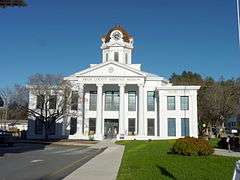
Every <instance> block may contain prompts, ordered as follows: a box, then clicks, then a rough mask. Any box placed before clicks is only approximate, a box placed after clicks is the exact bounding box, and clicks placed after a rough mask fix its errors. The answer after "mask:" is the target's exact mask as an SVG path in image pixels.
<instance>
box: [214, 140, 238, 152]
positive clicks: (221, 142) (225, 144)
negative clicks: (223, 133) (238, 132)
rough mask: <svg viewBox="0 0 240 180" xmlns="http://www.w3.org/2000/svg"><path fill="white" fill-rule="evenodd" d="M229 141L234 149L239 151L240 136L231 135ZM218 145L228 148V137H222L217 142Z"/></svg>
mask: <svg viewBox="0 0 240 180" xmlns="http://www.w3.org/2000/svg"><path fill="white" fill-rule="evenodd" d="M229 143H230V147H231V149H232V150H236V151H237V150H239V149H240V144H239V137H230V141H229ZM217 147H218V148H221V149H228V143H227V138H226V137H222V138H221V139H220V141H219V142H218V143H217Z"/></svg>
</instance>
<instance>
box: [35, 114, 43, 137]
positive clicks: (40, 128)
mask: <svg viewBox="0 0 240 180" xmlns="http://www.w3.org/2000/svg"><path fill="white" fill-rule="evenodd" d="M42 132H43V121H42V120H41V118H40V117H37V118H36V119H35V134H42Z"/></svg>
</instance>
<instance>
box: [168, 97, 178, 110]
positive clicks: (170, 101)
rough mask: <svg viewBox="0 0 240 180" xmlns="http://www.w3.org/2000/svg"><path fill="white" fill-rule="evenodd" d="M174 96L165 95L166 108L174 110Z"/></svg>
mask: <svg viewBox="0 0 240 180" xmlns="http://www.w3.org/2000/svg"><path fill="white" fill-rule="evenodd" d="M175 109H176V108H175V96H168V97H167V110H175Z"/></svg>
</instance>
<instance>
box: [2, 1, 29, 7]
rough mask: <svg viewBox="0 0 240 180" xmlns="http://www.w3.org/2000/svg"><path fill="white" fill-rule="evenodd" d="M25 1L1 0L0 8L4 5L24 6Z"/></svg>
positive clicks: (25, 4)
mask: <svg viewBox="0 0 240 180" xmlns="http://www.w3.org/2000/svg"><path fill="white" fill-rule="evenodd" d="M25 6H27V3H26V2H25V1H24V0H1V1H0V8H6V7H25Z"/></svg>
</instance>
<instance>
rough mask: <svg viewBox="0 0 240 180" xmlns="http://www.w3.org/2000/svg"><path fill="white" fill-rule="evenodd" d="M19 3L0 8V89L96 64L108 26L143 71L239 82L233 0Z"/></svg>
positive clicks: (45, 0) (239, 55)
mask: <svg viewBox="0 0 240 180" xmlns="http://www.w3.org/2000/svg"><path fill="white" fill-rule="evenodd" d="M26 2H27V4H28V6H27V7H25V8H18V7H15V8H5V9H0V33H1V38H0V67H1V70H0V87H5V86H11V85H13V84H15V83H20V84H25V83H26V82H27V79H28V77H29V76H31V75H33V74H35V73H42V74H46V73H48V74H56V73H60V74H63V75H65V76H67V75H71V74H72V73H75V72H77V71H80V70H82V69H85V68H87V67H88V65H89V64H91V63H92V64H94V63H100V62H101V49H100V46H101V37H102V36H103V35H105V34H106V33H107V32H108V30H109V29H110V28H112V27H113V26H115V25H122V26H123V27H124V28H125V29H126V30H127V31H128V32H129V34H131V35H132V36H133V37H134V53H133V63H136V64H139V63H140V64H142V68H143V70H144V71H147V72H150V73H155V74H158V75H160V76H163V77H166V78H169V77H170V75H171V74H172V73H173V72H175V73H181V72H182V71H184V70H187V71H188V70H189V71H193V72H197V73H200V74H202V75H203V76H212V77H213V78H215V79H218V78H220V76H224V77H225V78H232V77H234V78H237V77H240V47H239V46H238V41H237V15H236V0H181V1H180V0H147V1H145V0H121V1H113V0H101V1H99V0H87V1H83V0H61V1H59V0H51V1H49V0H41V1H39V0H26Z"/></svg>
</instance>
